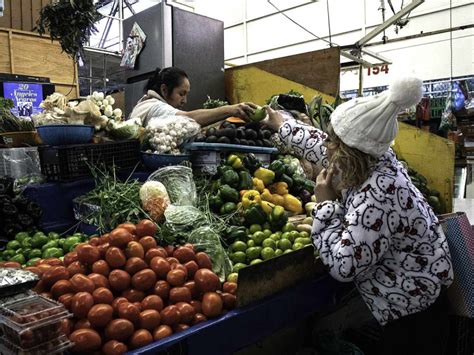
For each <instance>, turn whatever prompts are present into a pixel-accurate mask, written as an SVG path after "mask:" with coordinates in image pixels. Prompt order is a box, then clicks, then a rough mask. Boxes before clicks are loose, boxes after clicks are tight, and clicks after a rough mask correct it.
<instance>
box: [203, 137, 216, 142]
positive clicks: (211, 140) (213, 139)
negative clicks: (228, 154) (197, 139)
mask: <svg viewBox="0 0 474 355" xmlns="http://www.w3.org/2000/svg"><path fill="white" fill-rule="evenodd" d="M206 143H217V137H216V136H209V137H207V138H206Z"/></svg>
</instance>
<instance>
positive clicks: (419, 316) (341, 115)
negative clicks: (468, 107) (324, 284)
mask: <svg viewBox="0 0 474 355" xmlns="http://www.w3.org/2000/svg"><path fill="white" fill-rule="evenodd" d="M421 97H422V82H421V80H419V79H417V78H402V79H399V80H397V81H396V82H394V83H393V84H392V85H391V86H390V88H389V90H387V91H385V92H383V93H381V94H378V95H376V96H371V97H364V98H356V99H353V100H351V101H348V102H345V103H343V104H341V105H340V106H338V107H337V108H336V110H335V111H334V112H333V113H332V115H331V124H330V125H329V128H328V130H327V132H322V131H320V130H318V129H316V128H314V127H312V126H307V125H304V124H302V123H300V122H298V121H295V120H293V119H285V118H284V116H282V115H281V114H280V113H279V112H277V111H273V110H272V109H270V108H267V112H268V118H267V119H266V121H265V123H266V124H267V125H268V126H269V127H270V128H272V129H274V130H275V131H278V132H279V135H280V138H281V139H282V140H283V141H284V142H285V143H286V144H287V145H288V146H290V147H291V148H292V149H293V151H294V152H295V153H296V154H297V155H299V156H300V157H302V158H305V159H307V160H309V161H310V162H312V163H314V164H317V165H319V166H320V167H321V169H322V171H321V173H320V174H319V176H318V177H317V179H316V188H315V195H316V199H317V201H318V204H317V205H316V207H315V208H314V210H313V213H312V216H313V218H314V220H313V227H312V235H311V236H312V240H313V244H314V246H315V248H316V249H317V250H318V251H319V255H320V257H321V260H322V261H323V263H324V264H325V265H326V266H327V267H328V269H329V272H330V274H331V275H332V276H333V277H334V278H336V279H337V280H339V281H342V282H350V281H353V282H354V283H355V285H356V287H357V289H358V290H359V292H360V294H361V295H362V297H363V299H364V301H365V303H366V304H367V306H368V307H369V309H370V311H371V312H372V314H373V315H374V317H375V318H376V319H377V320H378V322H379V323H380V324H381V325H382V326H383V329H384V332H383V337H382V343H381V347H382V348H381V349H380V354H384V355H385V354H417V355H420V354H430V355H433V354H442V353H443V347H444V346H445V345H446V344H445V342H446V331H447V329H448V327H447V325H448V318H447V308H446V305H445V304H443V302H444V301H445V292H444V289H445V288H446V287H447V286H449V285H450V284H451V283H452V280H453V271H452V264H451V257H450V253H449V249H448V245H447V241H446V238H445V236H444V234H443V232H442V230H441V229H440V226H439V223H438V219H437V217H436V216H435V214H434V212H433V210H432V209H431V207H430V206H429V204H428V203H427V201H426V200H425V198H424V197H423V195H422V194H421V193H420V191H419V190H418V189H417V188H416V187H415V186H414V185H413V183H412V182H411V180H410V178H409V176H408V173H407V171H406V169H405V167H404V165H403V164H401V163H400V162H399V161H398V160H397V158H396V156H395V153H394V152H393V151H392V149H391V148H390V146H391V144H392V142H393V140H394V139H395V137H396V135H397V132H398V123H397V114H398V113H399V112H400V111H401V110H402V109H405V108H408V107H410V106H413V105H415V104H417V103H418V102H419V101H420V99H421Z"/></svg>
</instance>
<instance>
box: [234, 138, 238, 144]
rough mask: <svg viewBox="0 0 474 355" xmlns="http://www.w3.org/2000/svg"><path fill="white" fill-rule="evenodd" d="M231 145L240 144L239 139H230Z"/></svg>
mask: <svg viewBox="0 0 474 355" xmlns="http://www.w3.org/2000/svg"><path fill="white" fill-rule="evenodd" d="M232 144H240V139H239V138H234V139H232Z"/></svg>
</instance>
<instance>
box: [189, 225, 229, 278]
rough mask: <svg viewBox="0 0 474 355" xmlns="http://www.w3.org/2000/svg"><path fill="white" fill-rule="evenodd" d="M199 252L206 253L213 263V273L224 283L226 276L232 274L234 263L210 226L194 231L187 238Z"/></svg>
mask: <svg viewBox="0 0 474 355" xmlns="http://www.w3.org/2000/svg"><path fill="white" fill-rule="evenodd" d="M186 239H187V241H188V242H189V243H191V244H193V245H194V248H196V250H199V251H204V252H206V253H207V254H208V255H209V257H210V258H211V261H212V271H214V272H215V273H216V275H217V276H219V279H220V280H221V282H224V281H225V279H226V276H227V275H228V274H230V273H231V272H232V263H231V262H230V259H229V257H228V256H227V254H226V252H225V249H224V247H223V246H222V244H221V240H220V237H219V234H217V233H216V232H215V231H214V230H213V229H211V228H210V227H209V226H202V227H199V228H196V229H194V230H193V231H192V232H191V233H190V234H189V236H188V237H187V238H186Z"/></svg>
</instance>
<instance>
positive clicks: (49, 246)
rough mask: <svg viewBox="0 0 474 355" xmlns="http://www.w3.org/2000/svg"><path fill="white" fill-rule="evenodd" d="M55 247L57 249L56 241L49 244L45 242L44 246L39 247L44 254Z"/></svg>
mask: <svg viewBox="0 0 474 355" xmlns="http://www.w3.org/2000/svg"><path fill="white" fill-rule="evenodd" d="M57 247H58V241H57V240H50V241H49V242H47V243H46V244H44V245H43V246H42V247H41V251H43V252H44V251H45V250H46V249H49V248H57Z"/></svg>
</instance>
